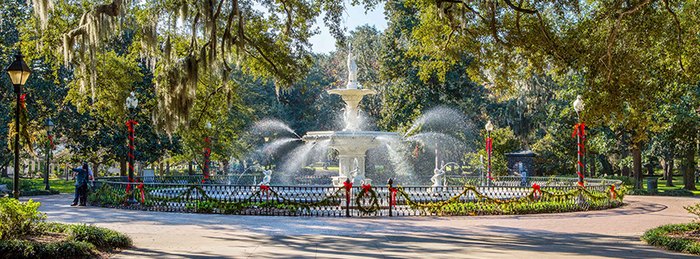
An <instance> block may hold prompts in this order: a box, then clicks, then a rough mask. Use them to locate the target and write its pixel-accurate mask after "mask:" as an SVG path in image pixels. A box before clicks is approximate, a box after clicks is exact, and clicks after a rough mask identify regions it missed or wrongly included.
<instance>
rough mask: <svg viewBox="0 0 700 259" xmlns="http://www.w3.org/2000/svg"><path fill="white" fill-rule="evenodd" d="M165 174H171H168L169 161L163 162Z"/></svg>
mask: <svg viewBox="0 0 700 259" xmlns="http://www.w3.org/2000/svg"><path fill="white" fill-rule="evenodd" d="M165 174H167V175H171V174H170V161H168V162H165Z"/></svg>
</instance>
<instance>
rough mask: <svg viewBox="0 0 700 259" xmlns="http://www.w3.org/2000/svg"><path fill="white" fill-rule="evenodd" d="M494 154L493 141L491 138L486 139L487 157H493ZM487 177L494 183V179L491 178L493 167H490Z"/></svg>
mask: <svg viewBox="0 0 700 259" xmlns="http://www.w3.org/2000/svg"><path fill="white" fill-rule="evenodd" d="M492 153H493V139H491V138H486V155H488V156H489V157H491V154H492ZM487 177H488V178H489V180H491V181H493V177H492V176H491V165H490V164H489V165H488V175H487Z"/></svg>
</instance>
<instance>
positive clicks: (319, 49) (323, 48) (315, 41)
mask: <svg viewBox="0 0 700 259" xmlns="http://www.w3.org/2000/svg"><path fill="white" fill-rule="evenodd" d="M345 6H346V7H347V9H346V13H345V15H344V17H343V24H342V25H343V26H344V27H346V28H347V29H348V31H347V32H346V34H347V33H348V32H349V31H352V30H353V29H355V28H357V27H359V26H361V25H364V24H369V25H374V27H375V28H377V29H378V30H379V31H384V29H386V26H387V23H386V19H385V16H384V6H383V5H379V6H377V7H375V8H374V10H371V11H368V12H367V14H365V9H364V7H362V6H351V5H350V4H349V3H348V1H347V0H346V1H345ZM316 25H317V26H318V27H319V28H320V29H321V33H320V34H317V35H316V36H314V37H311V39H309V42H310V43H311V45H312V47H311V49H312V51H313V52H316V53H328V52H331V51H334V50H335V38H333V36H331V34H330V33H329V32H328V28H326V26H325V25H324V24H323V16H320V17H319V18H318V19H316Z"/></svg>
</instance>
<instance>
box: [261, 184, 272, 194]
mask: <svg viewBox="0 0 700 259" xmlns="http://www.w3.org/2000/svg"><path fill="white" fill-rule="evenodd" d="M260 190H261V191H263V192H267V191H269V190H270V186H267V185H264V184H261V185H260Z"/></svg>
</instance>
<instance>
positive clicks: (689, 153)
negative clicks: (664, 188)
mask: <svg viewBox="0 0 700 259" xmlns="http://www.w3.org/2000/svg"><path fill="white" fill-rule="evenodd" d="M695 148H696V146H695V145H693V144H691V145H688V149H687V150H686V151H685V159H684V160H685V161H683V164H684V165H683V169H684V170H683V184H684V187H683V189H686V190H695Z"/></svg>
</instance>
